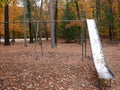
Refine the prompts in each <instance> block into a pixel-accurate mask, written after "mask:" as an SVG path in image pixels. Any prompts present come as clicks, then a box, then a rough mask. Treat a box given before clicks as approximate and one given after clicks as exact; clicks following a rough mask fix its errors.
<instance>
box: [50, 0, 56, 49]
mask: <svg viewBox="0 0 120 90" xmlns="http://www.w3.org/2000/svg"><path fill="white" fill-rule="evenodd" d="M52 3H53V1H52V0H50V35H51V47H52V48H55V47H56V45H55V37H54V24H53V4H52Z"/></svg>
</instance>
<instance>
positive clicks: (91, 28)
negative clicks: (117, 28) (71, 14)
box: [86, 19, 114, 80]
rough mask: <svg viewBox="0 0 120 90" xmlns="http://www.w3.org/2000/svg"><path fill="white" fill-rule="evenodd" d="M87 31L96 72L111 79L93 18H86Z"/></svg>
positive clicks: (101, 76) (99, 75)
mask: <svg viewBox="0 0 120 90" xmlns="http://www.w3.org/2000/svg"><path fill="white" fill-rule="evenodd" d="M86 22H87V26H88V33H89V38H90V44H91V50H92V55H93V61H94V65H95V68H96V71H97V73H98V77H99V78H102V79H108V80H109V79H110V80H111V79H113V78H114V75H113V73H112V72H111V70H110V69H109V68H108V66H107V64H106V61H105V56H104V53H103V49H102V44H101V41H100V37H99V34H98V30H97V26H96V23H95V20H94V19H87V20H86Z"/></svg>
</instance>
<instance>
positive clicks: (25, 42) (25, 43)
mask: <svg viewBox="0 0 120 90" xmlns="http://www.w3.org/2000/svg"><path fill="white" fill-rule="evenodd" d="M23 3H24V45H25V47H26V46H27V41H26V20H27V19H26V0H24V1H23Z"/></svg>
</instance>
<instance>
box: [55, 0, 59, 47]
mask: <svg viewBox="0 0 120 90" xmlns="http://www.w3.org/2000/svg"><path fill="white" fill-rule="evenodd" d="M54 17H55V20H58V0H55V16H54ZM54 29H55V44H56V45H57V39H58V22H55V24H54Z"/></svg>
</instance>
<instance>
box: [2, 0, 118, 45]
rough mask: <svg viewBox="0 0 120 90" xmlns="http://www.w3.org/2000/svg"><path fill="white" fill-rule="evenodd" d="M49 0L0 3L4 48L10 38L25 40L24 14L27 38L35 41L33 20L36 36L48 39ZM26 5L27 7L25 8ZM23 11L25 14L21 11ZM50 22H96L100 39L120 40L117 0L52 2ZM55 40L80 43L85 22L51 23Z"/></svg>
mask: <svg viewBox="0 0 120 90" xmlns="http://www.w3.org/2000/svg"><path fill="white" fill-rule="evenodd" d="M50 1H51V0H0V38H4V39H6V41H5V45H10V42H9V39H10V38H11V39H13V41H15V38H23V37H24V26H23V24H24V23H23V21H24V14H25V16H26V18H27V19H26V22H27V24H26V26H27V28H26V30H27V31H26V35H27V36H26V37H27V38H30V43H33V42H34V38H35V36H36V32H37V23H36V21H43V22H42V23H39V24H40V25H39V32H38V37H40V38H42V37H45V38H46V39H48V38H49V37H50V32H51V31H50V30H51V28H50V26H51V25H50V23H49V22H47V21H49V20H50V9H51V7H50ZM24 5H26V6H24ZM25 10H26V13H24V11H25ZM52 12H53V20H85V19H86V18H94V19H95V20H96V23H97V26H98V30H99V32H100V37H101V38H108V39H109V40H110V41H118V40H119V39H120V0H53V1H52ZM8 22H10V23H8ZM53 25H54V28H52V29H54V38H55V43H57V39H58V38H62V39H64V40H65V41H66V42H73V41H75V42H78V43H80V42H81V36H82V35H81V32H82V29H83V27H84V29H86V28H85V23H84V24H83V23H82V22H76V21H72V22H54V23H53Z"/></svg>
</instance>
